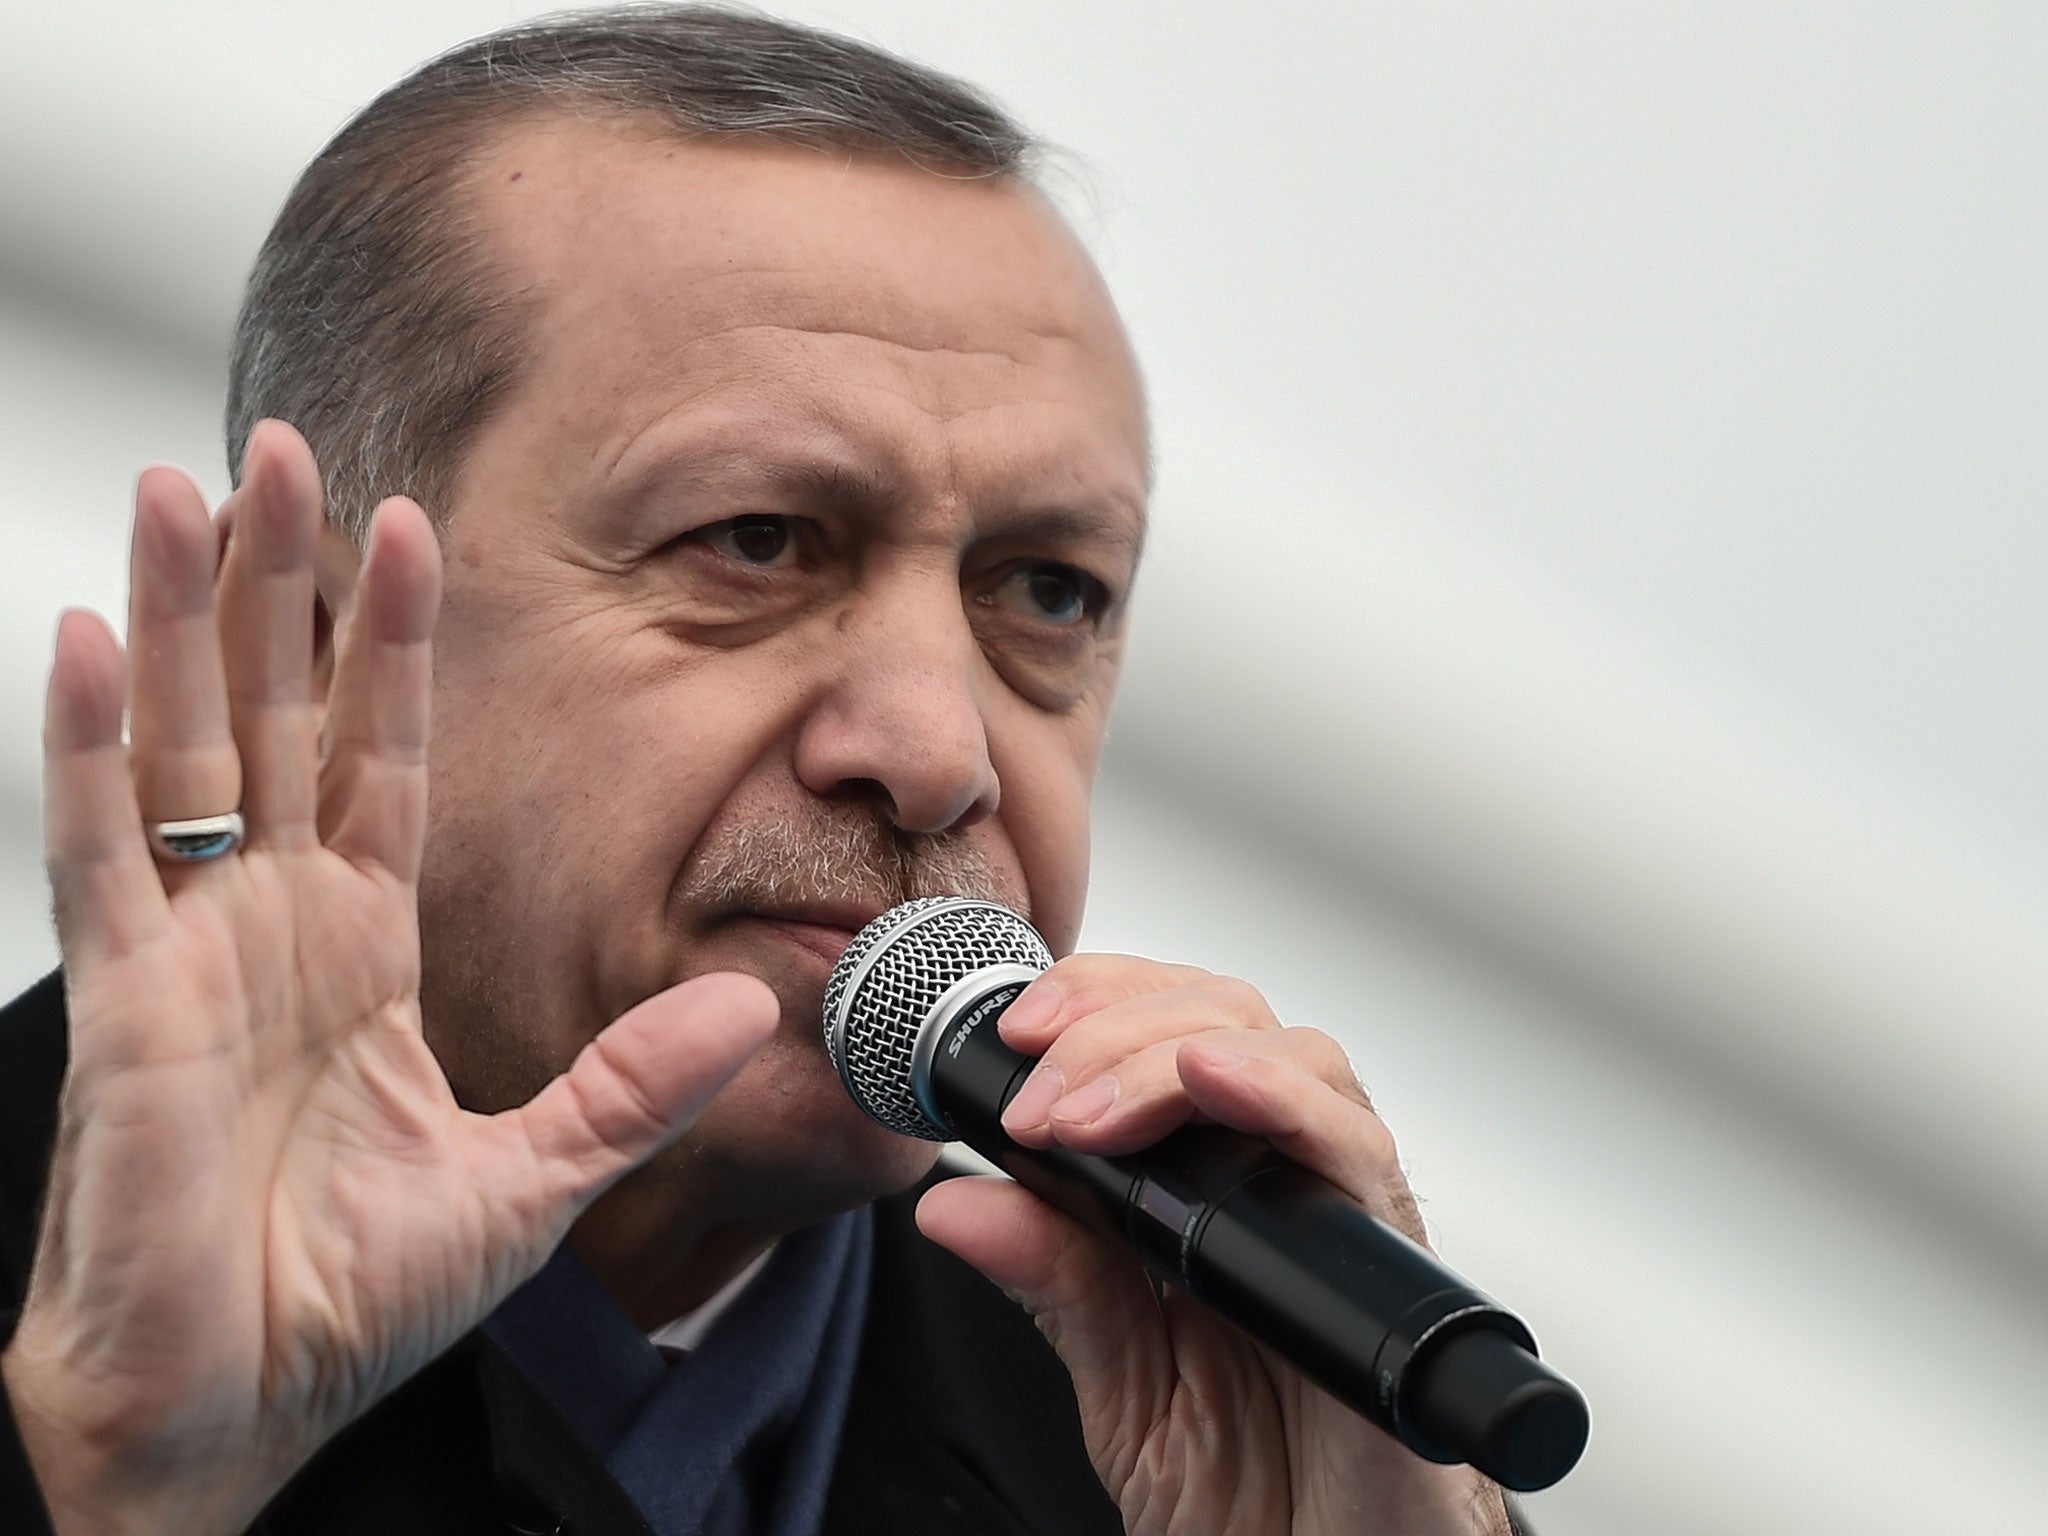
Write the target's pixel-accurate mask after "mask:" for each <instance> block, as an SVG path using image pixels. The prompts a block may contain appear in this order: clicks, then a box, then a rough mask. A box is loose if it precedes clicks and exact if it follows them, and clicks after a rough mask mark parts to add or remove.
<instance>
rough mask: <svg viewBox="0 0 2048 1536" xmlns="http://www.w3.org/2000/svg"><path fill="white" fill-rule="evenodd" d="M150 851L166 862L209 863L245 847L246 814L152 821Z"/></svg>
mask: <svg viewBox="0 0 2048 1536" xmlns="http://www.w3.org/2000/svg"><path fill="white" fill-rule="evenodd" d="M143 830H144V831H146V832H147V833H148V834H149V851H150V852H151V853H153V854H155V855H156V856H157V858H158V859H159V860H160V861H162V862H163V863H166V864H205V863H208V862H209V861H211V860H213V859H219V858H225V857H226V856H227V855H228V854H231V853H233V852H234V851H235V850H236V849H237V848H239V847H241V846H242V834H243V831H244V827H243V823H242V813H241V812H240V811H228V812H226V813H225V814H223V815H220V816H196V817H193V818H191V819H190V820H187V821H152V822H150V823H149V824H148V825H147V826H146V827H145V828H144V829H143Z"/></svg>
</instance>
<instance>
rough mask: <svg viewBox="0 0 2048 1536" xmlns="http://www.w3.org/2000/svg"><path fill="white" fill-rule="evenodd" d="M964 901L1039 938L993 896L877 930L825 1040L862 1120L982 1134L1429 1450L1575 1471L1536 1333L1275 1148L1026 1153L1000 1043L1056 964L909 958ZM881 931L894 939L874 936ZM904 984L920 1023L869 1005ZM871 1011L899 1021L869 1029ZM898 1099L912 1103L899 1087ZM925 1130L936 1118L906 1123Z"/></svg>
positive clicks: (1240, 1140)
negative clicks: (906, 971)
mask: <svg viewBox="0 0 2048 1536" xmlns="http://www.w3.org/2000/svg"><path fill="white" fill-rule="evenodd" d="M961 908H973V909H979V910H977V911H973V912H971V913H968V914H966V916H968V917H969V918H971V919H973V920H975V921H977V922H985V921H987V920H988V919H987V914H988V913H990V912H995V913H1001V914H1002V916H1003V917H1005V918H1008V919H1009V920H1010V922H1012V923H1014V924H1016V925H1018V927H1020V928H1024V931H1025V932H1026V933H1029V929H1028V927H1026V926H1025V925H1024V924H1023V920H1022V919H1021V918H1017V917H1016V916H1015V915H1014V914H1011V913H1008V912H1007V911H1006V910H1005V909H1002V908H996V907H992V906H991V905H990V904H988V903H979V902H976V903H968V902H965V901H963V900H961V899H958V898H941V899H939V900H937V901H927V902H920V903H911V904H909V905H907V906H905V907H899V908H897V909H896V910H895V911H894V912H892V913H889V914H885V915H884V916H883V917H882V918H880V919H878V920H877V922H876V923H875V924H872V925H870V929H869V930H864V931H863V934H862V935H861V937H860V938H858V939H856V941H855V946H854V947H851V948H849V950H848V951H847V957H846V959H844V960H842V961H841V970H840V972H839V973H835V975H834V979H833V986H832V988H831V989H830V990H828V993H827V1018H826V1028H827V1036H828V1041H830V1043H831V1045H832V1049H833V1055H834V1060H835V1063H837V1064H838V1065H839V1068H840V1071H841V1075H842V1076H843V1077H845V1078H846V1080H847V1086H848V1088H849V1090H850V1091H851V1092H852V1093H853V1096H854V1098H855V1100H856V1101H857V1102H859V1103H860V1104H861V1105H862V1107H863V1108H864V1109H867V1110H868V1112H869V1113H871V1114H874V1115H876V1118H878V1119H881V1120H883V1122H884V1123H885V1124H891V1125H893V1126H895V1128H897V1129H901V1130H909V1131H910V1132H912V1133H913V1134H918V1135H924V1136H927V1137H931V1138H934V1139H945V1138H949V1137H950V1138H956V1139H958V1140H960V1141H963V1142H965V1143H966V1144H967V1145H968V1146H970V1147H973V1148H974V1149H975V1150H976V1151H977V1152H980V1153H981V1154H982V1155H983V1156H985V1157H987V1158H988V1159H989V1160H990V1161H991V1162H993V1163H995V1164H996V1165H997V1166H998V1167H1000V1168H1002V1169H1003V1170H1004V1171H1005V1172H1006V1173H1009V1174H1010V1175H1011V1176H1012V1177H1013V1178H1015V1179H1016V1180H1017V1181H1018V1182H1019V1183H1020V1184H1023V1185H1024V1186H1025V1187H1026V1188H1028V1189H1030V1190H1032V1191H1033V1192H1034V1193H1036V1194H1038V1195H1040V1196H1041V1197H1042V1198H1044V1199H1045V1200H1046V1201H1048V1202H1049V1203H1051V1204H1053V1205H1055V1206H1057V1207H1058V1208H1059V1209H1061V1210H1063V1211H1065V1212H1067V1213H1068V1214H1070V1215H1073V1216H1075V1217H1077V1218H1079V1219H1081V1220H1082V1221H1085V1222H1087V1223H1088V1224H1089V1225H1090V1226H1092V1227H1093V1228H1094V1229H1095V1230H1097V1231H1098V1232H1101V1233H1103V1234H1105V1235H1107V1236H1109V1237H1110V1238H1112V1239H1113V1240H1116V1241H1119V1242H1122V1243H1125V1244H1127V1245H1128V1246H1129V1247H1130V1248H1132V1249H1133V1250H1134V1251H1135V1252H1136V1253H1137V1254H1138V1256H1139V1257H1140V1258H1141V1259H1142V1260H1143V1261H1144V1262H1145V1263H1146V1265H1147V1266H1148V1267H1150V1268H1151V1269H1152V1271H1153V1272H1154V1273H1155V1274H1157V1275H1159V1276H1161V1277H1162V1278H1164V1279H1166V1280H1168V1281H1170V1282H1171V1283H1173V1284H1175V1285H1177V1286H1179V1287H1181V1288H1183V1289H1184V1290H1186V1291H1187V1292H1188V1293H1189V1294H1191V1295H1193V1296H1194V1297H1196V1298H1197V1299H1199V1300H1200V1301H1202V1302H1203V1303H1204V1304H1206V1305H1207V1306H1208V1307H1210V1308H1211V1309H1212V1310H1214V1311H1215V1312H1216V1313H1218V1314H1219V1315H1220V1316H1222V1317H1224V1318H1226V1319H1227V1320H1229V1321H1230V1322H1231V1323H1233V1324H1234V1325H1236V1326H1237V1327H1238V1328H1239V1329H1241V1330H1242V1331H1243V1332H1244V1333H1246V1334H1247V1335H1249V1336H1250V1337H1251V1338H1253V1339H1255V1340H1257V1341H1258V1342H1259V1343H1261V1344H1264V1345H1266V1346H1267V1347H1268V1348H1270V1349H1272V1350H1274V1351H1275V1352H1276V1353H1278V1354H1279V1355H1281V1356H1282V1357H1284V1358H1285V1359H1287V1360H1289V1361H1290V1362H1292V1363H1293V1364H1294V1365H1295V1366H1297V1367H1298V1368H1299V1369H1301V1370H1302V1371H1303V1372H1304V1373H1305V1374H1306V1375H1308V1376H1309V1377H1310V1378H1311V1379H1313V1380H1314V1381H1316V1382H1318V1383H1319V1384H1320V1385H1321V1386H1323V1387H1324V1388H1325V1389H1326V1390H1328V1391H1329V1392H1330V1393H1331V1394H1332V1395H1334V1396H1335V1397H1337V1398H1338V1399H1339V1400H1340V1401H1342V1402H1344V1403H1346V1404H1348V1405H1349V1406H1351V1407H1352V1408H1354V1409H1356V1410H1357V1411H1358V1412H1359V1413H1361V1414H1363V1415H1365V1416H1366V1417H1367V1418H1368V1419H1370V1420H1371V1421H1372V1422H1373V1423H1375V1424H1377V1425H1379V1426H1380V1427H1381V1428H1383V1429H1385V1430H1386V1431H1387V1432H1388V1433H1390V1434H1392V1435H1394V1436H1395V1437H1396V1438H1398V1439H1399V1440H1400V1441H1401V1442H1402V1443H1403V1444H1404V1445H1406V1446H1408V1447H1409V1448H1410V1449H1411V1450H1413V1451H1414V1452H1416V1453H1417V1454H1418V1455H1421V1456H1424V1457H1426V1458H1428V1459H1429V1460H1431V1461H1437V1462H1447V1463H1448V1462H1461V1461H1462V1462H1469V1463H1471V1464H1472V1465H1473V1466H1475V1467H1476V1468H1478V1469H1479V1470H1480V1471H1481V1472H1483V1473H1485V1474H1486V1475H1487V1476H1489V1477H1491V1478H1493V1479H1494V1480H1495V1481H1496V1482H1498V1483H1500V1484H1502V1485H1503V1486H1505V1487H1508V1488H1513V1489H1517V1490H1522V1491H1528V1490H1533V1489H1538V1488H1546V1487H1549V1486H1550V1485H1551V1484H1552V1483H1555V1482H1556V1481H1557V1480H1558V1479H1559V1478H1561V1477H1563V1476H1564V1475H1565V1473H1566V1472H1568V1471H1570V1470H1571V1468H1572V1466H1573V1465H1574V1464H1575V1463H1576V1462H1577V1460H1578V1458H1579V1454H1580V1452H1581V1451H1582V1450H1583V1449H1584V1446H1585V1441H1586V1433H1587V1413H1586V1405H1585V1400H1584V1398H1583V1397H1581V1396H1580V1394H1579V1392H1578V1389H1577V1388H1576V1387H1574V1386H1573V1385H1572V1384H1571V1383H1570V1382H1569V1381H1567V1380H1565V1379H1564V1378H1563V1377H1562V1376H1560V1375H1558V1374H1557V1373H1556V1372H1554V1371H1552V1370H1551V1369H1550V1368H1549V1367H1548V1366H1546V1365H1544V1364H1543V1363H1542V1362H1541V1361H1540V1360H1538V1359H1537V1358H1536V1345H1535V1340H1534V1339H1533V1337H1531V1335H1530V1333H1529V1330H1528V1329H1527V1328H1526V1327H1525V1326H1524V1325H1523V1324H1522V1323H1521V1321H1520V1320H1519V1319H1517V1318H1516V1317H1515V1316H1514V1315H1513V1314H1511V1313H1509V1312H1507V1311H1506V1310H1505V1309H1503V1308H1502V1307H1501V1306H1499V1305H1498V1304H1497V1303H1496V1302H1494V1301H1493V1300H1492V1299H1491V1298H1490V1297H1488V1296H1486V1295H1485V1294H1484V1293H1483V1292H1481V1291H1479V1290H1477V1289H1475V1288H1474V1287H1473V1286H1471V1285H1470V1284H1468V1283H1467V1282H1466V1281H1464V1280H1463V1279H1461V1278H1460V1277H1459V1276H1458V1275H1457V1274H1455V1273H1454V1272H1453V1271H1451V1270H1450V1269H1449V1268H1448V1267H1446V1266H1445V1265H1444V1264H1443V1262H1442V1261H1441V1260H1439V1259H1438V1258H1437V1257H1436V1256H1435V1255H1434V1254H1432V1253H1431V1252H1430V1251H1429V1250H1428V1249H1426V1248H1424V1247H1422V1246H1421V1245H1420V1244H1418V1243H1416V1242H1414V1241H1412V1240H1411V1239H1409V1238H1408V1237H1407V1236H1406V1235H1405V1234H1403V1233H1401V1232H1399V1231H1397V1230H1396V1229H1395V1228H1393V1227H1391V1226H1389V1225H1388V1224H1386V1223H1385V1222H1382V1221H1379V1220H1378V1219H1376V1218H1374V1217H1372V1216H1370V1215H1368V1214H1367V1213H1366V1212H1365V1211H1363V1210H1361V1209H1360V1208H1359V1207H1358V1205H1357V1204H1356V1203H1355V1202H1354V1201H1352V1200H1351V1199H1350V1197H1348V1196H1347V1195H1346V1194H1344V1192H1343V1191H1342V1190H1339V1189H1338V1188H1337V1187H1336V1186H1334V1185H1333V1184H1331V1183H1330V1182H1329V1181H1328V1180H1326V1179H1323V1178H1321V1177H1319V1176H1317V1175H1316V1174H1314V1173H1311V1172H1310V1171H1309V1170H1307V1169H1306V1168H1303V1167H1302V1166H1301V1165H1300V1164H1298V1163H1295V1162H1292V1161H1291V1160H1289V1159H1287V1158H1285V1157H1282V1156H1281V1155H1280V1154H1279V1153H1277V1152H1275V1151H1274V1150H1273V1149H1272V1148H1271V1147H1270V1146H1268V1145H1267V1144H1266V1143H1265V1142H1263V1141H1260V1140H1258V1139H1257V1138H1254V1137H1250V1136H1245V1135H1241V1134H1239V1133H1237V1132H1233V1131H1227V1130H1222V1129H1218V1128H1213V1127H1188V1128H1186V1129H1183V1130H1181V1131H1178V1132H1175V1133H1174V1134H1173V1135H1171V1136H1168V1137H1167V1138H1166V1139H1164V1140H1163V1141H1161V1142H1159V1143H1157V1144H1156V1145H1154V1146H1151V1147H1148V1148H1146V1149H1144V1150H1143V1151H1141V1152H1136V1153H1131V1154H1128V1155H1125V1156H1119V1157H1103V1156H1097V1155H1093V1154H1089V1153H1082V1152H1075V1151H1072V1150H1069V1149H1066V1148H1062V1147H1052V1148H1046V1149H1039V1148H1026V1147H1021V1146H1019V1145H1018V1144H1017V1143H1016V1142H1014V1141H1012V1140H1011V1139H1010V1138H1009V1136H1008V1135H1007V1134H1006V1133H1005V1132H1004V1130H1003V1128H1002V1125H1001V1116H1002V1112H1003V1109H1004V1108H1005V1106H1007V1105H1008V1104H1009V1102H1010V1100H1011V1099H1012V1098H1013V1097H1014V1096H1015V1095H1016V1093H1017V1091H1018V1089H1019V1088H1020V1087H1021V1086H1022V1085H1023V1082H1024V1079H1025V1078H1026V1077H1027V1076H1029V1074H1030V1071H1031V1069H1032V1067H1033V1066H1034V1065H1036V1063H1035V1061H1034V1060H1033V1058H1031V1057H1027V1056H1023V1055H1020V1054H1019V1053H1017V1052H1016V1051H1013V1050H1011V1049H1010V1048H1009V1047H1008V1046H1007V1045H1005V1044H1004V1043H1003V1042H1002V1040H1001V1038H1000V1037H999V1036H998V1034H997V1031H996V1020H997V1019H998V1018H999V1017H1000V1016H1001V1014H1002V1011H1003V1010H1004V1009H1005V1008H1007V1007H1008V1006H1009V1005H1010V1004H1011V1003H1012V1002H1013V1001H1015V1000H1016V998H1017V996H1018V995H1019V994H1020V993H1021V992H1022V991H1023V990H1024V988H1025V986H1026V985H1028V984H1029V982H1030V980H1031V979H1032V977H1033V976H1034V975H1035V974H1036V973H1037V972H1038V971H1039V970H1042V969H1043V968H1044V965H1045V964H1046V963H1047V962H1048V961H1049V956H1043V955H1042V950H1041V951H1040V953H1039V954H1029V953H1026V952H1020V951H1017V950H1014V949H1013V950H1012V951H1011V952H1009V953H1005V952H1004V951H1003V949H1002V948H1001V946H1000V945H998V947H997V949H996V950H995V952H994V954H993V956H992V958H990V959H982V957H978V956H976V955H975V954H974V953H973V948H974V946H973V945H972V944H961V943H957V942H954V943H950V944H948V943H944V942H941V943H940V944H939V947H938V948H937V949H930V948H928V949H927V950H926V951H923V952H919V951H917V950H915V949H914V948H911V947H906V946H914V945H915V944H916V942H917V941H918V939H919V938H920V934H919V932H918V930H919V929H920V928H921V927H923V928H930V929H932V930H933V931H935V932H938V933H940V934H941V935H943V934H944V930H945V922H946V919H947V918H948V917H949V916H952V917H954V918H956V919H957V918H959V917H960V916H961V915H962V914H961V913H960V911H959V909H961ZM913 909H916V910H913ZM934 918H936V919H937V920H938V921H937V923H936V924H934V923H932V922H931V921H930V920H931V919H934ZM885 925H890V926H888V927H886V928H885ZM875 930H883V931H882V932H881V933H880V934H879V935H878V936H877V937H876V938H874V939H872V940H870V939H869V934H870V933H872V932H874V931H875ZM1006 937H1007V936H1006ZM863 940H867V941H868V942H866V943H863ZM1016 942H1018V943H1022V942H1023V941H1022V940H1021V938H1020V939H1019V940H1018V941H1016ZM1030 942H1031V943H1033V944H1035V943H1036V935H1035V934H1032V935H1031V936H1030ZM927 943H928V944H929V943H930V941H929V940H927ZM891 946H897V947H898V950H897V953H898V954H899V955H907V956H911V957H913V962H914V964H915V967H916V969H917V978H916V981H915V982H914V983H913V984H911V985H909V986H908V987H907V988H906V987H905V986H904V985H903V980H902V978H903V971H902V968H901V965H900V964H899V965H897V966H896V968H895V974H894V975H893V976H892V975H891V963H890V962H891V954H890V951H891ZM1025 948H1026V949H1028V948H1029V946H1028V945H1026V946H1025ZM977 959H982V963H980V964H975V963H974V962H975V961H976V960H977ZM955 973H957V974H955ZM892 981H893V982H894V983H895V986H894V989H893V991H892V986H891V983H892ZM864 984H865V990H864ZM904 991H907V992H908V993H909V994H910V996H909V997H908V998H907V1001H908V1003H909V1009H910V1011H913V1012H920V1013H921V1014H922V1017H920V1018H917V1019H916V1020H914V1021H906V1020H902V1019H895V1018H886V1015H878V1014H877V1013H876V1012H875V1010H874V1008H873V1007H872V1006H869V1007H865V1008H864V1007H863V1006H862V1003H863V1000H864V999H867V1000H868V1001H869V1002H870V1003H871V1002H872V999H873V998H874V997H875V996H876V995H877V993H879V994H881V995H882V996H884V998H885V999H886V1000H888V1001H892V1002H893V1001H895V1000H896V998H895V996H894V993H898V992H904ZM897 1011H899V1012H901V1011H902V1010H901V1009H899V1010H897ZM835 1015H836V1017H835ZM874 1017H885V1022H884V1023H882V1024H867V1025H866V1027H865V1028H864V1027H863V1021H864V1018H874ZM906 1042H907V1048H906ZM889 1057H900V1058H902V1063H901V1066H900V1067H897V1068H896V1069H895V1070H897V1071H899V1072H901V1073H902V1074H903V1075H904V1076H905V1077H906V1078H907V1079H908V1081H907V1082H903V1083H901V1084H900V1085H899V1084H885V1085H882V1086H881V1088H880V1089H879V1091H878V1087H877V1082H876V1080H875V1079H876V1073H877V1071H878V1069H877V1067H876V1062H877V1061H878V1060H880V1059H883V1058H889ZM879 1070H887V1069H886V1068H883V1069H879ZM899 1088H901V1089H907V1090H908V1095H907V1098H906V1097H904V1096H902V1095H900V1093H895V1092H892V1090H896V1089H899ZM864 1089H865V1090H867V1091H865V1092H864V1091H863V1090H864ZM878 1098H879V1099H881V1100H883V1102H879V1103H878V1102H876V1101H877V1099H878ZM912 1100H914V1108H910V1107H908V1104H909V1101H912ZM913 1119H918V1120H922V1121H924V1122H926V1123H925V1124H924V1125H918V1124H910V1123H906V1122H908V1121H910V1120H913Z"/></svg>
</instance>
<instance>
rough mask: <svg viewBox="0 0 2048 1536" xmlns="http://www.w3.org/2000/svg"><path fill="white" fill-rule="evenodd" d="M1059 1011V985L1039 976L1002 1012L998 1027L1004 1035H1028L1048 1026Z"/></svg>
mask: <svg viewBox="0 0 2048 1536" xmlns="http://www.w3.org/2000/svg"><path fill="white" fill-rule="evenodd" d="M1059 1011H1060V989H1059V984H1058V983H1057V982H1054V981H1051V980H1049V979H1047V978H1046V977H1044V976H1041V977H1039V978H1038V980H1036V981H1034V982H1032V983H1031V985H1030V986H1028V987H1026V988H1025V989H1024V991H1023V994H1022V995H1021V996H1020V997H1019V998H1018V999H1017V1001H1015V1002H1014V1003H1012V1004H1010V1006H1009V1007H1007V1008H1005V1009H1004V1010H1003V1017H1002V1022H1001V1024H1000V1025H999V1026H998V1027H999V1028H1000V1029H1001V1031H1002V1033H1003V1034H1005V1035H1012V1034H1014V1035H1019V1036H1022V1035H1029V1034H1031V1033H1033V1032H1034V1031H1036V1030H1040V1029H1043V1028H1044V1027H1045V1026H1046V1025H1048V1024H1050V1023H1051V1022H1052V1020H1053V1015H1054V1014H1056V1013H1058V1012H1059Z"/></svg>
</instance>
